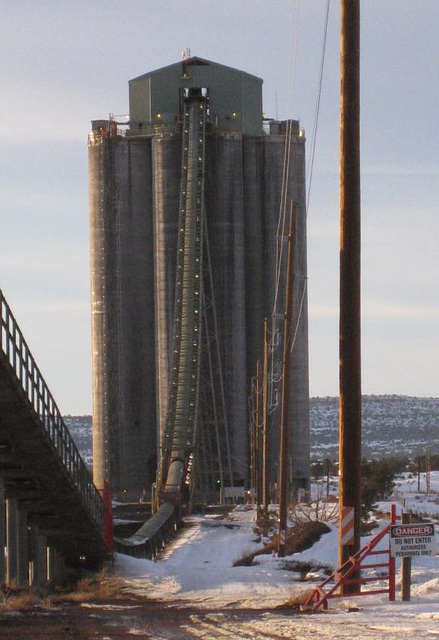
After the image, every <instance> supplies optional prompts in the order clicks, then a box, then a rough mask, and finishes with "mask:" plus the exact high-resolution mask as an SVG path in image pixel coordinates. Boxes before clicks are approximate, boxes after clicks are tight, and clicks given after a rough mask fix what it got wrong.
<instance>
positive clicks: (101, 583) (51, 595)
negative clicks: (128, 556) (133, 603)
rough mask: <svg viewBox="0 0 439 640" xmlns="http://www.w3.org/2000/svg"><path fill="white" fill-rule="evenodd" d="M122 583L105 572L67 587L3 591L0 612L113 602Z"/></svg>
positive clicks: (48, 586) (120, 589) (119, 591)
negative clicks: (94, 602) (103, 601)
mask: <svg viewBox="0 0 439 640" xmlns="http://www.w3.org/2000/svg"><path fill="white" fill-rule="evenodd" d="M122 596H123V594H122V583H121V581H120V580H119V579H117V578H114V577H112V576H108V575H107V574H106V573H105V572H102V573H100V574H96V575H92V576H88V577H86V578H83V579H81V580H79V581H78V582H77V583H76V585H74V586H73V585H70V586H69V587H65V588H61V587H53V586H52V587H51V586H50V585H47V586H46V587H43V588H40V589H34V588H28V589H5V590H4V591H3V592H1V593H0V613H1V612H2V611H35V610H41V609H53V608H57V607H58V606H59V605H62V604H64V603H69V602H71V603H78V604H79V603H81V602H91V601H97V602H99V601H102V600H114V599H117V598H120V597H122Z"/></svg>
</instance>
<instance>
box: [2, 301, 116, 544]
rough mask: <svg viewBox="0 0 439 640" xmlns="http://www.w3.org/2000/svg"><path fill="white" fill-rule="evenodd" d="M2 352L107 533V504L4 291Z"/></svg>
mask: <svg viewBox="0 0 439 640" xmlns="http://www.w3.org/2000/svg"><path fill="white" fill-rule="evenodd" d="M0 307H1V323H0V351H1V352H2V353H3V354H4V356H5V357H6V359H7V361H8V363H9V365H10V367H11V373H12V374H13V375H14V376H15V378H16V380H17V381H18V382H19V384H20V386H21V388H22V390H23V391H24V394H25V398H26V401H27V402H28V404H29V405H30V407H31V408H32V410H33V412H34V414H35V416H36V417H37V418H38V422H39V424H40V427H41V429H42V430H43V431H44V433H45V434H46V436H47V437H48V439H49V441H50V444H51V446H52V449H53V453H54V456H55V457H57V458H58V459H59V460H60V461H61V462H62V465H63V468H64V469H65V471H66V475H67V477H68V479H69V481H70V484H71V485H72V489H74V490H75V491H76V493H77V494H79V495H80V497H81V502H82V504H83V506H84V507H85V508H86V510H87V511H88V512H89V514H90V516H91V517H92V518H93V520H94V521H95V522H96V524H97V525H98V527H99V529H100V530H101V531H102V535H103V531H104V511H105V507H104V503H103V501H102V498H101V496H100V494H99V492H98V490H97V489H96V487H95V486H94V484H93V481H92V479H91V476H90V473H89V471H88V469H87V467H86V465H85V463H84V461H83V459H82V458H81V455H80V453H79V451H78V449H77V447H76V444H75V443H74V441H73V439H72V436H71V435H70V433H69V431H68V429H67V427H66V425H65V423H64V420H63V418H62V416H61V413H60V411H59V409H58V406H57V404H56V402H55V400H54V399H53V397H52V394H51V393H50V391H49V389H48V387H47V384H46V382H45V380H44V378H43V376H42V375H41V372H40V370H39V369H38V367H37V365H36V362H35V360H34V358H33V356H32V353H31V352H30V349H29V347H28V345H27V343H26V340H25V339H24V336H23V334H22V332H21V330H20V328H19V326H18V324H17V321H16V320H15V318H14V315H13V313H12V311H11V309H10V307H9V305H8V303H7V302H6V299H5V297H4V296H3V292H2V291H1V289H0Z"/></svg>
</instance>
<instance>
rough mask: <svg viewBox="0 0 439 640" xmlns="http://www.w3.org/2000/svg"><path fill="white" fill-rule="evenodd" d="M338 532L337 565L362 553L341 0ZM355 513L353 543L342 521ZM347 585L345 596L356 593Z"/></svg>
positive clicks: (348, 79) (350, 85)
mask: <svg viewBox="0 0 439 640" xmlns="http://www.w3.org/2000/svg"><path fill="white" fill-rule="evenodd" d="M340 83H341V85H340V405H339V416H340V417H339V455H340V472H339V473H340V527H339V532H340V533H339V564H340V566H341V565H342V564H344V562H346V560H348V558H349V556H350V555H353V554H354V553H355V552H356V551H358V549H359V548H360V511H361V340H360V337H361V334H360V329H361V301H360V255H361V234H360V209H361V207H360V0H341V37H340ZM346 507H351V508H352V507H353V508H354V528H353V537H352V538H351V540H350V541H349V542H346V540H347V538H346V537H343V529H342V526H341V524H342V520H341V519H342V517H343V515H344V513H345V512H346V510H345V508H346ZM358 590H359V586H358V585H345V586H344V592H349V591H351V592H352V591H358Z"/></svg>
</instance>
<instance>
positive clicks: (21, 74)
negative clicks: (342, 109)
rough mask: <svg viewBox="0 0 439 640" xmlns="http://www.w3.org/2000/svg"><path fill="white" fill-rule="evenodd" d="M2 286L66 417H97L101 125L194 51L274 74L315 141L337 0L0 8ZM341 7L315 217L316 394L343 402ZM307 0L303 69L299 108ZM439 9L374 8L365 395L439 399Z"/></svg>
mask: <svg viewBox="0 0 439 640" xmlns="http://www.w3.org/2000/svg"><path fill="white" fill-rule="evenodd" d="M0 5H1V15H2V19H1V22H0V52H1V61H2V64H1V67H0V75H1V86H2V91H1V99H0V100H1V101H0V112H1V118H2V135H1V148H2V152H1V154H0V169H1V170H0V184H1V189H0V198H1V200H0V202H1V247H2V249H1V253H0V274H1V278H0V286H1V287H2V288H3V291H4V293H5V295H6V296H7V298H8V300H9V302H10V304H11V306H12V308H13V310H14V312H15V314H16V316H17V318H18V320H19V323H20V325H21V326H22V328H23V330H24V333H25V335H26V337H27V340H28V342H29V345H30V347H31V349H32V351H33V352H34V354H35V356H36V358H37V361H38V363H39V365H40V367H41V370H42V372H43V374H44V375H45V377H46V379H47V382H48V384H49V386H50V388H51V389H52V392H53V394H54V395H55V398H56V399H57V400H58V403H59V405H60V408H61V410H62V411H63V412H64V413H68V412H71V413H87V412H90V411H91V375H90V321H89V245H88V211H87V207H88V204H87V148H86V139H87V133H88V131H89V127H90V120H91V119H94V118H100V117H106V116H107V115H108V113H109V112H113V113H116V114H123V113H126V112H127V109H128V85H127V82H128V79H129V78H133V77H135V76H137V75H140V74H141V73H144V72H147V71H149V70H152V69H154V68H158V67H161V66H164V65H166V64H170V63H173V62H176V61H178V60H179V59H180V55H181V51H182V49H183V48H185V47H190V48H191V51H192V54H193V55H198V56H200V57H205V58H208V59H211V60H214V61H217V62H220V63H223V64H226V65H230V66H234V67H237V68H240V69H243V70H245V71H248V72H250V73H253V74H255V75H258V76H260V77H262V78H263V79H264V109H265V112H266V114H267V115H268V116H275V110H276V106H275V105H276V94H277V104H278V114H279V117H281V118H284V117H287V116H292V117H295V118H300V120H301V125H302V127H304V128H305V130H306V131H307V134H308V145H309V148H310V144H309V143H310V138H311V131H312V127H313V119H314V108H315V98H316V91H317V81H318V70H319V65H320V56H321V45H322V33H323V22H324V16H325V11H326V0H301V1H300V2H299V1H296V2H295V1H294V0H289V1H287V0H271V1H270V2H266V1H262V0H188V1H185V2H183V1H178V0H162V1H161V2H155V1H154V2H152V1H149V0H143V1H140V0H118V1H117V2H115V1H112V0H110V1H106V0H101V1H95V2H86V1H85V0H76V1H75V0H72V1H71V2H64V1H60V0H52V1H50V0H32V1H24V0H16V1H15V2H14V3H10V2H5V0H0ZM338 5H339V2H338V0H332V2H331V11H330V24H329V36H328V46H327V64H326V72H325V78H324V85H323V94H322V104H321V120H320V125H319V137H318V140H317V154H316V160H315V171H314V179H313V189H312V195H311V206H310V210H309V217H308V221H309V299H310V367H311V370H310V382H311V393H312V395H336V394H337V393H338V124H339V116H338V95H339V74H338V68H339V59H338V55H339V54H338V32H339V12H338ZM295 7H299V12H298V16H299V31H298V34H299V36H298V54H297V60H296V75H295V82H294V90H293V97H292V106H291V107H289V103H290V101H289V99H288V96H289V92H290V84H291V83H290V75H291V74H290V68H291V65H290V59H291V49H292V44H293V32H292V31H293V25H294V24H295V16H297V14H296V13H295ZM438 33H439V3H438V2H437V0H419V2H413V1H412V0H363V2H362V216H363V288H362V296H363V391H364V393H379V394H384V393H404V394H412V395H431V396H438V395H439V383H438V382H437V380H438V365H439V304H438V293H439V251H438V249H437V243H438V238H439V215H438V214H439V211H438V209H439V160H438V155H439V128H438V124H437V121H438V114H439V108H438V107H439V105H438V100H439V98H438V96H439V73H438V62H439V38H438V35H437V34H438Z"/></svg>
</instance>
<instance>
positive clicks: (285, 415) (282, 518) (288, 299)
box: [278, 202, 296, 558]
mask: <svg viewBox="0 0 439 640" xmlns="http://www.w3.org/2000/svg"><path fill="white" fill-rule="evenodd" d="M295 225H296V206H295V204H294V203H293V202H291V209H290V227H289V232H288V256H287V282H286V288H285V310H284V314H285V319H284V345H283V361H282V398H281V414H280V470H279V540H278V555H279V556H280V557H282V558H283V557H285V552H286V535H287V512H288V467H289V404H290V360H291V357H290V336H291V325H292V316H293V284H294V236H295Z"/></svg>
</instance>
